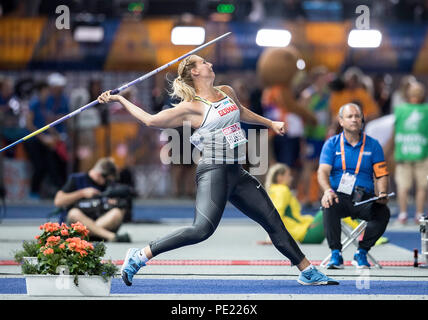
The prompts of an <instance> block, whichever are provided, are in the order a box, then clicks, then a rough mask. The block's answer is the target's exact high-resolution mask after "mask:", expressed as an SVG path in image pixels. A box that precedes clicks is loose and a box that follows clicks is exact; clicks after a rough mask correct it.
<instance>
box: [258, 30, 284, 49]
mask: <svg viewBox="0 0 428 320" xmlns="http://www.w3.org/2000/svg"><path fill="white" fill-rule="evenodd" d="M290 41H291V33H290V31H288V30H284V29H282V30H280V29H260V30H259V31H258V32H257V36H256V43H257V45H258V46H260V47H286V46H288V45H289V44H290Z"/></svg>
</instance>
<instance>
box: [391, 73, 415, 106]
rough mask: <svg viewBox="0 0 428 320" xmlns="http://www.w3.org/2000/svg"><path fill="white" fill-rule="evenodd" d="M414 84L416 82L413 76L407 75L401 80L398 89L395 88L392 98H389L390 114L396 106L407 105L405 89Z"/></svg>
mask: <svg viewBox="0 0 428 320" xmlns="http://www.w3.org/2000/svg"><path fill="white" fill-rule="evenodd" d="M414 82H417V80H416V78H415V76H413V75H407V76H404V77H402V78H401V80H400V85H399V87H398V88H397V90H395V91H394V92H393V93H392V97H391V112H392V113H393V112H394V110H395V108H396V107H397V106H400V105H402V104H404V103H407V97H406V93H407V89H408V88H409V85H410V84H411V83H414Z"/></svg>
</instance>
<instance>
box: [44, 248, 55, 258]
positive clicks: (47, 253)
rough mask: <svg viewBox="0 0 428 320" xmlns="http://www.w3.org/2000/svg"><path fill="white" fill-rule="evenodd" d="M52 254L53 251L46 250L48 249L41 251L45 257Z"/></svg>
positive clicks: (50, 249)
mask: <svg viewBox="0 0 428 320" xmlns="http://www.w3.org/2000/svg"><path fill="white" fill-rule="evenodd" d="M53 253H54V251H53V249H52V248H48V249H46V250H45V251H43V254H44V255H45V256H47V255H49V254H53Z"/></svg>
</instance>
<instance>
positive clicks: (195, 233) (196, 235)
mask: <svg viewBox="0 0 428 320" xmlns="http://www.w3.org/2000/svg"><path fill="white" fill-rule="evenodd" d="M189 231H190V234H191V239H192V240H193V242H195V243H197V242H201V241H204V240H207V239H208V238H209V237H210V236H211V235H212V234H213V233H214V228H213V227H212V226H211V225H210V224H209V223H202V224H197V225H194V226H192V228H191V229H190V230H189Z"/></svg>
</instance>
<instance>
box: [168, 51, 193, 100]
mask: <svg viewBox="0 0 428 320" xmlns="http://www.w3.org/2000/svg"><path fill="white" fill-rule="evenodd" d="M192 58H193V55H191V56H189V57H187V58H186V59H184V60H183V61H181V62H180V64H179V66H178V77H177V78H175V79H174V81H173V82H172V93H170V96H172V97H178V98H180V99H181V100H182V101H192V100H193V98H194V97H195V96H196V91H195V88H194V85H193V78H192V74H191V72H190V71H191V70H192V69H193V68H194V67H195V65H196V62H195V61H194V59H192Z"/></svg>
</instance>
